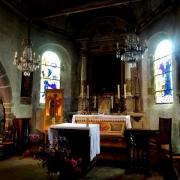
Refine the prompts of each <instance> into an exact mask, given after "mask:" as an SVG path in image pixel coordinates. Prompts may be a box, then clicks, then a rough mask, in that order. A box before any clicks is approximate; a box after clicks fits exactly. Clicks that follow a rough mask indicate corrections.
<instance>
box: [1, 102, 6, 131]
mask: <svg viewBox="0 0 180 180" xmlns="http://www.w3.org/2000/svg"><path fill="white" fill-rule="evenodd" d="M5 123H6V118H5V108H4V105H3V100H2V98H0V132H3V131H4V130H5Z"/></svg>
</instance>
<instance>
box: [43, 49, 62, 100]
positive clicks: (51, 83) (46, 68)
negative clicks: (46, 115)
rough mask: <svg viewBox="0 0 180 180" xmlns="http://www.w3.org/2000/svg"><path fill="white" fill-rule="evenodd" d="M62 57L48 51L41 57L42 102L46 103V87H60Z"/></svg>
mask: <svg viewBox="0 0 180 180" xmlns="http://www.w3.org/2000/svg"><path fill="white" fill-rule="evenodd" d="M60 63H61V61H60V59H59V57H58V56H57V54H56V53H54V52H52V51H46V52H44V53H43V55H42V59H41V81H40V103H45V95H46V94H45V93H46V89H59V88H60Z"/></svg>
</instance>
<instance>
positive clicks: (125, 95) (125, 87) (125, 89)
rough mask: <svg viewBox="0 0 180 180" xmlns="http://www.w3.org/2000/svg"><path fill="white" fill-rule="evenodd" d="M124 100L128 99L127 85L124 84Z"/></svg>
mask: <svg viewBox="0 0 180 180" xmlns="http://www.w3.org/2000/svg"><path fill="white" fill-rule="evenodd" d="M124 98H126V84H124Z"/></svg>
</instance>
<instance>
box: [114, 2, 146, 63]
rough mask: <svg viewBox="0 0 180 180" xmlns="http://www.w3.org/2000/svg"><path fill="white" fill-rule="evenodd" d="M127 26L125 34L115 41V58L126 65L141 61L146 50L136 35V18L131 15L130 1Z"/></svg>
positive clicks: (143, 42)
mask: <svg viewBox="0 0 180 180" xmlns="http://www.w3.org/2000/svg"><path fill="white" fill-rule="evenodd" d="M128 11H129V24H128V26H127V32H126V33H124V34H120V36H119V37H118V41H116V58H118V59H120V60H121V61H124V62H126V63H135V62H137V61H138V60H140V59H142V55H143V53H144V52H145V50H146V49H147V45H146V41H144V40H142V39H141V38H140V37H139V36H138V34H137V33H136V26H137V24H136V23H137V21H136V16H135V14H134V13H133V7H132V0H130V1H129V10H128Z"/></svg>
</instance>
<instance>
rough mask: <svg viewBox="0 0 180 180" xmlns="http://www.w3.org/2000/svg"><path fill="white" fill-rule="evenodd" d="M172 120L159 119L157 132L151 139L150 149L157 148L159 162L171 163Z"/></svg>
mask: <svg viewBox="0 0 180 180" xmlns="http://www.w3.org/2000/svg"><path fill="white" fill-rule="evenodd" d="M171 133H172V118H162V117H159V132H158V133H157V134H156V135H155V136H154V137H152V138H151V140H150V145H151V148H152V147H153V146H154V147H156V148H157V154H156V155H157V156H158V158H159V160H160V162H162V161H164V160H170V162H172V144H171Z"/></svg>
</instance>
